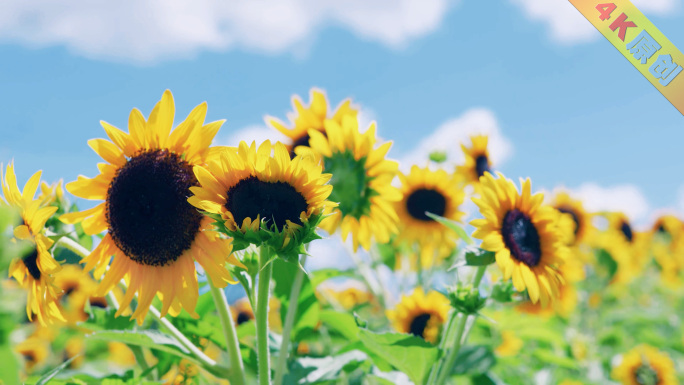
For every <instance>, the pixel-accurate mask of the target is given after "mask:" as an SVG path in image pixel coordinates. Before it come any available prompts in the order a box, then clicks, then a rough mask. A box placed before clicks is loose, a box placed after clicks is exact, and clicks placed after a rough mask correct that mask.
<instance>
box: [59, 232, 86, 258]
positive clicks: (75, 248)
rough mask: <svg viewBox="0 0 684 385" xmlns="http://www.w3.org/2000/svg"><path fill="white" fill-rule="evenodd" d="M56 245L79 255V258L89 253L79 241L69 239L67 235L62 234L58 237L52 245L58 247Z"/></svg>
mask: <svg viewBox="0 0 684 385" xmlns="http://www.w3.org/2000/svg"><path fill="white" fill-rule="evenodd" d="M58 246H59V247H63V248H65V249H67V250H69V251H71V252H73V253H74V254H76V255H78V256H79V257H81V259H83V258H85V257H87V256H89V255H90V250H88V249H86V248H85V247H83V246H81V244H80V243H78V242H76V241H74V240H73V239H71V238H69V237H67V236H63V237H61V238H59V240H57V242H55V246H54V247H58Z"/></svg>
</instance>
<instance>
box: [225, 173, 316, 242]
mask: <svg viewBox="0 0 684 385" xmlns="http://www.w3.org/2000/svg"><path fill="white" fill-rule="evenodd" d="M225 206H226V209H228V211H230V212H231V213H233V217H234V218H235V222H236V223H237V224H238V226H241V225H242V222H243V221H244V220H245V218H251V219H252V220H255V219H256V217H257V215H259V216H261V219H262V220H265V221H266V222H268V223H269V225H270V224H275V226H276V227H277V228H278V229H279V230H281V231H282V229H283V228H284V227H285V225H286V224H287V221H288V220H289V221H290V222H292V223H296V224H299V225H301V224H302V221H301V219H300V218H299V215H300V214H301V213H302V211H306V209H307V207H308V205H307V203H306V199H304V197H303V196H302V194H300V193H299V192H298V191H297V190H296V189H295V188H294V187H293V186H292V185H290V184H289V183H285V182H263V181H260V180H259V179H258V178H256V177H254V176H250V177H248V178H246V179H243V180H241V181H239V182H238V183H237V184H236V185H235V186H233V187H231V188H230V189H229V190H228V192H227V199H226V205H225Z"/></svg>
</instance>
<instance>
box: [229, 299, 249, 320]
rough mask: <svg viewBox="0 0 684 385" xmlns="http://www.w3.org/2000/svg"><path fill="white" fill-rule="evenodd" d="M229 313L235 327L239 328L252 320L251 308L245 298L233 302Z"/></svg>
mask: <svg viewBox="0 0 684 385" xmlns="http://www.w3.org/2000/svg"><path fill="white" fill-rule="evenodd" d="M230 312H231V314H232V316H233V322H235V325H236V326H240V325H242V324H243V323H246V322H249V321H251V320H253V319H254V312H253V311H252V306H250V304H249V301H248V300H247V299H246V298H243V299H239V300H238V301H237V302H235V303H234V304H233V305H232V306H231V309H230Z"/></svg>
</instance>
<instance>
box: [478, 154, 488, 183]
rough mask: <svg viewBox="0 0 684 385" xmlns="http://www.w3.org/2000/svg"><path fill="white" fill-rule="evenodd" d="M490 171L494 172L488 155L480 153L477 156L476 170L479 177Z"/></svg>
mask: <svg viewBox="0 0 684 385" xmlns="http://www.w3.org/2000/svg"><path fill="white" fill-rule="evenodd" d="M488 171H489V172H492V170H491V169H490V168H489V159H488V158H487V155H480V156H478V157H477V158H475V172H476V173H477V177H478V178H479V177H481V176H482V175H484V173H485V172H488Z"/></svg>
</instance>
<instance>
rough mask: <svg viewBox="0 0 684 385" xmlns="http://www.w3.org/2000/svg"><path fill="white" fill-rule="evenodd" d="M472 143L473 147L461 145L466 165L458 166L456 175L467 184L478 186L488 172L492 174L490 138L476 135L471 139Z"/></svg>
mask: <svg viewBox="0 0 684 385" xmlns="http://www.w3.org/2000/svg"><path fill="white" fill-rule="evenodd" d="M470 141H471V143H472V147H466V145H465V144H461V149H463V154H464V155H465V163H464V164H463V165H462V166H456V175H458V176H459V177H460V179H461V180H462V181H463V182H465V183H466V184H471V185H473V186H478V185H479V183H480V177H482V176H483V175H484V174H485V173H486V172H492V161H491V159H490V158H489V151H488V150H487V143H488V142H489V137H488V136H487V135H474V136H471V137H470Z"/></svg>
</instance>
